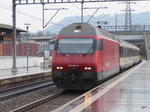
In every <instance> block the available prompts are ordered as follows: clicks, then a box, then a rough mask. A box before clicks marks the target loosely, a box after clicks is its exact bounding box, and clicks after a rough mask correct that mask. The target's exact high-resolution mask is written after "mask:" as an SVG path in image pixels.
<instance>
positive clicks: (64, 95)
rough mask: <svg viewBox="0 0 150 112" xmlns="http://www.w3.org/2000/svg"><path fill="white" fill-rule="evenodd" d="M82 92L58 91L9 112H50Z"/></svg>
mask: <svg viewBox="0 0 150 112" xmlns="http://www.w3.org/2000/svg"><path fill="white" fill-rule="evenodd" d="M83 93H84V92H83V91H82V92H79V91H69V92H68V91H65V90H59V91H57V92H55V93H54V94H51V95H49V96H46V97H44V98H42V99H39V100H36V101H34V102H31V103H29V104H26V105H24V106H21V107H19V108H16V109H14V110H12V111H11V112H50V111H52V110H54V109H56V108H58V107H60V106H62V105H64V104H65V103H67V102H69V101H71V100H73V99H74V98H76V97H78V96H80V95H81V94H83Z"/></svg>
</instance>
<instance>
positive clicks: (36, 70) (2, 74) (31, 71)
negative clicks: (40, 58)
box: [0, 67, 51, 80]
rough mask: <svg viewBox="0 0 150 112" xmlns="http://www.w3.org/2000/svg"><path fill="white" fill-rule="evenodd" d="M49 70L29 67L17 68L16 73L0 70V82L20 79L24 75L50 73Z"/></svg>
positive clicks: (9, 70)
mask: <svg viewBox="0 0 150 112" xmlns="http://www.w3.org/2000/svg"><path fill="white" fill-rule="evenodd" d="M50 71H51V68H45V69H44V68H41V67H29V68H28V70H27V68H18V69H16V71H12V69H4V70H0V80H1V79H7V78H12V77H20V76H25V75H31V74H37V73H43V72H50Z"/></svg>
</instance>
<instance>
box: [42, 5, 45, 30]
mask: <svg viewBox="0 0 150 112" xmlns="http://www.w3.org/2000/svg"><path fill="white" fill-rule="evenodd" d="M42 5H43V11H42V12H43V28H44V5H45V4H42Z"/></svg>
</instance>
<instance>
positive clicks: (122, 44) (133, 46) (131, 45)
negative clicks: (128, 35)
mask: <svg viewBox="0 0 150 112" xmlns="http://www.w3.org/2000/svg"><path fill="white" fill-rule="evenodd" d="M120 46H122V47H127V48H133V49H137V50H140V49H139V48H138V47H137V46H135V45H133V44H131V43H129V42H127V41H123V40H120Z"/></svg>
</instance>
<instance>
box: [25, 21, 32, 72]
mask: <svg viewBox="0 0 150 112" xmlns="http://www.w3.org/2000/svg"><path fill="white" fill-rule="evenodd" d="M24 25H25V26H26V29H27V48H26V51H27V71H28V70H29V69H28V68H29V26H30V25H31V24H29V23H25V24H24Z"/></svg>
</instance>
